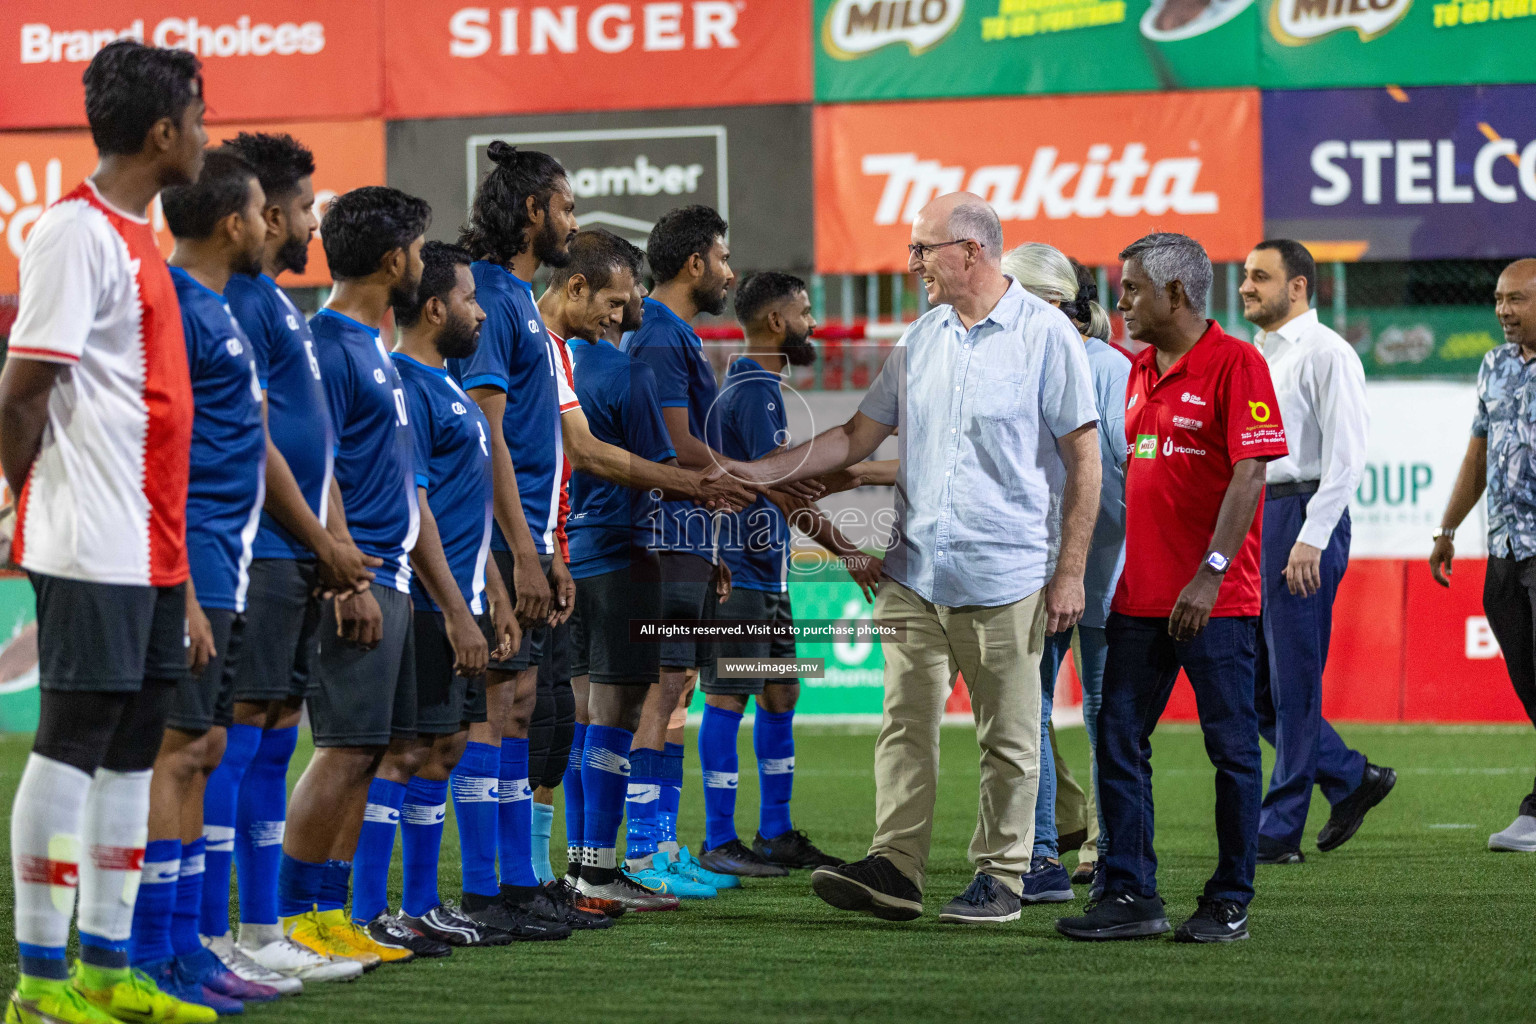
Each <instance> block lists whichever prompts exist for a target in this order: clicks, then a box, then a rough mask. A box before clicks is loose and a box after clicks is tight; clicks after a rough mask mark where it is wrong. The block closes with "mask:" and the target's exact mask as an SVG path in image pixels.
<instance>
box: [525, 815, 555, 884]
mask: <svg viewBox="0 0 1536 1024" xmlns="http://www.w3.org/2000/svg"><path fill="white" fill-rule="evenodd" d="M529 810H530V812H531V823H530V825H529V831H530V832H531V834H532V844H533V873H534V875H535V876H537V878H538V880H539V881H540V882H553V881H554V880H555V869H554V868H553V867H551V866H550V863H549V837H550V835H551V834H552V833H553V832H554V830H555V806H554V804H541V803H539V802H538V801H533V803H532V806H531V807H530V808H529Z"/></svg>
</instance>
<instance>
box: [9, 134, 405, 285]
mask: <svg viewBox="0 0 1536 1024" xmlns="http://www.w3.org/2000/svg"><path fill="white" fill-rule="evenodd" d="M240 131H250V132H287V133H289V134H291V135H292V136H293V137H294V138H296V139H298V140H299V141H300V142H302V143H304V144H305V145H306V146H308V147H309V148H310V150H311V151H312V152H313V153H314V154H315V177H314V185H315V215H316V216H317V217H318V216H320V215H321V214H322V213H324V211H325V206H326V204H327V203H329V202H330V201H331V200H332V199H333V198H335V197H336V196H337V195H339V194H340V193H342V192H347V191H349V190H351V189H354V188H358V187H360V186H363V185H377V184H379V183H380V182H381V181H383V179H384V123H383V122H382V121H340V122H333V121H305V122H281V123H277V124H270V123H269V124H249V125H239V126H228V127H219V126H212V127H210V128H209V129H208V141H209V142H210V143H211V144H215V145H216V144H218V143H219V142H221V141H223V140H224V139H228V138H232V137H233V136H234V135H235V133H236V132H240ZM95 167H96V147H95V146H93V145H92V144H91V135H90V133H89V132H85V131H72V132H0V295H6V294H10V293H14V292H15V291H16V288H17V274H18V272H19V268H20V260H21V254H22V253H23V252H24V251H25V250H26V246H27V237H28V235H29V234H30V233H31V231H32V226H33V225H34V224H35V223H37V218H38V217H39V216H41V215H42V212H43V211H44V210H45V209H47V208H48V207H49V206H51V205H52V204H53V203H55V202H57V201H58V199H59V197H60V196H62V195H64V194H66V193H68V192H69V191H70V190H72V189H73V188H74V187H75V186H76V185H78V184H80V182H81V180H82V179H84V178H85V176H86V175H87V174H90V173H91V171H92V170H93V169H94V168H95ZM150 218H151V222H152V223H153V224H154V226H155V231H156V233H157V234H158V235H159V238H160V248H161V249H162V250H163V251H164V252H165V253H166V254H167V255H169V253H170V251H171V245H172V241H171V233H170V232H169V231H168V230H166V227H165V218H164V217H163V216H162V215H161V213H160V201H159V200H158V199H157V200H156V201H155V203H154V205H153V206H151V208H150ZM330 281H331V275H330V271H329V270H328V269H326V264H325V251H324V249H323V248H322V247H321V245H320V236H319V235H318V234H316V235H315V238H314V239H313V241H311V242H310V245H309V265H308V266H306V267H305V268H304V273H302V274H284V275H283V277H282V278H281V280H280V281H279V282H278V283H279V284H283V285H287V286H296V285H324V284H329V283H330Z"/></svg>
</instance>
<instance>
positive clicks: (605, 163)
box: [389, 105, 812, 273]
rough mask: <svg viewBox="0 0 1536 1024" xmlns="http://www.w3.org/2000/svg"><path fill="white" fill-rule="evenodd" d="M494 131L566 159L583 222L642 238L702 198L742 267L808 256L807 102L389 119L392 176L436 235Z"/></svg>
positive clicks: (486, 164) (791, 265)
mask: <svg viewBox="0 0 1536 1024" xmlns="http://www.w3.org/2000/svg"><path fill="white" fill-rule="evenodd" d="M497 139H501V140H503V141H506V142H509V143H512V144H513V145H516V146H519V147H522V148H526V149H535V150H540V151H543V152H546V153H549V154H551V155H553V156H554V157H556V158H557V159H558V160H559V161H560V162H561V163H562V164H564V165H565V169H566V171H567V173H568V174H569V176H570V182H571V191H572V192H573V193H574V194H575V196H576V216H577V218H578V220H579V221H580V223H581V225H582V226H583V227H604V228H607V229H609V230H610V231H614V232H616V233H618V234H620V235H622V236H624V237H625V238H628V239H630V240H631V241H632V242H634V243H635V244H637V245H639V246H640V247H642V248H644V246H645V241H646V237H647V236H648V235H649V234H650V231H651V227H652V226H653V225H654V224H655V223H656V220H657V218H659V217H660V216H661V215H662V214H664V213H666V212H667V211H668V210H672V209H675V208H677V207H679V206H688V205H692V204H695V203H700V204H703V205H705V206H712V207H714V208H715V209H717V210H719V211H720V213H721V215H722V216H724V217H725V219H726V221H727V222H728V223H729V224H730V231H731V237H730V242H731V264H732V266H734V267H735V268H736V270H737V272H738V273H740V272H742V271H744V270H807V269H809V268H810V267H811V263H812V260H811V112H810V107H809V106H806V105H796V106H775V107H724V108H716V109H708V110H657V111H651V112H649V113H636V112H629V113H621V114H569V115H558V116H556V115H545V116H539V117H498V118H470V119H461V120H449V121H394V122H391V123H390V125H389V184H391V185H393V186H395V187H396V188H401V189H404V190H405V191H407V192H410V193H412V194H414V195H419V196H421V197H423V198H425V199H426V200H428V201H429V202H430V203H431V204H432V210H433V218H432V222H433V223H432V237H434V238H451V237H452V236H453V234H454V232H455V231H456V230H457V228H458V226H459V225H460V224H462V223H463V222H464V220H465V217H466V216H467V214H468V211H469V203H470V200H471V199H472V197H473V196H474V190H475V186H476V184H477V183H478V182H479V180H480V178H481V177H483V176H484V175H485V173H486V172H487V171H488V170H490V166H491V165H490V161H489V160H488V159H487V158H486V155H485V151H486V148H487V147H488V146H489V145H490V144H491V143H492V142H493V141H495V140H497Z"/></svg>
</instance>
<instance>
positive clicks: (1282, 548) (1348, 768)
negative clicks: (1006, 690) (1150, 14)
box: [1239, 239, 1397, 864]
mask: <svg viewBox="0 0 1536 1024" xmlns="http://www.w3.org/2000/svg"><path fill="white" fill-rule="evenodd" d="M1316 282H1317V264H1316V263H1315V262H1313V259H1312V254H1311V253H1309V252H1307V250H1306V248H1305V247H1304V246H1303V245H1302V244H1301V243H1300V242H1293V241H1291V240H1290V239H1275V240H1270V241H1265V242H1260V243H1259V244H1258V246H1256V247H1255V248H1254V250H1253V252H1251V253H1249V255H1248V261H1247V265H1246V267H1245V273H1244V280H1243V284H1242V287H1241V288H1240V289H1239V294H1241V295H1242V298H1243V316H1244V317H1246V318H1247V319H1248V320H1249V321H1250V322H1251V323H1253V324H1254V325H1255V326H1257V327H1259V328H1260V331H1259V332H1258V335H1257V336H1256V337H1255V338H1254V343H1255V344H1256V345H1258V346H1259V350H1260V351H1262V352H1263V353H1264V359H1265V361H1266V362H1268V363H1269V372H1270V376H1271V378H1272V379H1273V381H1274V385H1275V394H1276V396H1277V397H1278V398H1279V400H1280V418H1281V419H1282V420H1283V421H1284V423H1285V427H1286V435H1287V437H1288V438H1289V440H1290V446H1291V453H1290V454H1289V455H1288V456H1286V457H1285V458H1283V459H1275V460H1274V461H1272V462H1271V463H1270V464H1269V466H1268V472H1267V474H1266V483H1267V488H1266V493H1265V498H1266V500H1265V503H1264V549H1263V570H1262V571H1263V577H1264V613H1263V629H1262V631H1261V634H1260V638H1259V644H1260V656H1259V670H1258V673H1257V677H1256V681H1255V689H1256V693H1255V697H1256V704H1257V707H1258V711H1259V729H1260V732H1261V733H1262V734H1263V736H1264V738H1265V739H1266V740H1268V741H1269V742H1270V743H1271V744H1272V745H1273V746H1274V748H1275V767H1274V772H1273V774H1272V775H1271V776H1270V780H1269V792H1268V793H1266V794H1265V796H1264V806H1263V810H1262V811H1261V812H1260V816H1259V863H1260V864H1298V863H1300V862H1301V861H1302V860H1303V859H1304V858H1303V856H1302V853H1301V834H1302V830H1303V829H1304V828H1305V827H1306V824H1307V808H1308V806H1309V805H1310V804H1311V802H1312V786H1313V784H1314V783H1316V784H1317V785H1318V786H1320V787H1322V790H1323V795H1324V796H1326V797H1327V798H1328V802H1329V803H1330V804H1331V805H1333V812H1332V814H1331V815H1330V816H1329V818H1328V824H1327V825H1325V826H1324V827H1323V829H1322V831H1321V832H1319V833H1318V835H1317V848H1318V849H1319V850H1321V851H1323V852H1327V851H1328V850H1332V849H1335V848H1337V847H1339V846H1342V845H1343V844H1344V843H1345V842H1347V841H1348V840H1349V838H1350V837H1351V836H1353V835H1354V834H1355V831H1356V830H1357V829H1358V828H1359V827H1360V823H1361V822H1362V821H1363V820H1364V819H1365V813H1366V811H1368V810H1370V809H1371V808H1372V807H1374V806H1375V805H1376V804H1378V803H1380V802H1381V800H1382V798H1383V797H1385V796H1386V795H1387V794H1388V793H1389V792H1391V790H1392V787H1393V785H1394V784H1395V783H1396V782H1397V773H1396V772H1394V771H1393V770H1392V769H1390V768H1382V767H1379V766H1377V765H1373V764H1371V763H1370V762H1368V761H1367V760H1366V758H1365V755H1363V754H1361V753H1360V752H1359V751H1356V750H1352V749H1350V748H1349V747H1348V746H1347V745H1346V744H1345V743H1344V741H1343V740H1342V739H1340V738H1339V734H1338V733H1337V732H1335V731H1334V728H1333V726H1331V725H1329V724H1328V722H1327V721H1326V720H1324V718H1323V712H1322V699H1323V666H1324V665H1325V664H1326V663H1327V660H1328V639H1329V634H1330V633H1331V631H1332V628H1333V598H1334V595H1335V594H1336V593H1337V592H1338V588H1339V582H1340V581H1341V580H1342V579H1343V577H1344V570H1345V568H1346V567H1347V566H1348V564H1349V496H1350V494H1351V493H1353V492H1354V489H1355V484H1356V483H1357V482H1358V481H1359V478H1360V473H1361V470H1362V469H1364V467H1365V439H1366V431H1367V429H1368V427H1369V425H1370V413H1369V411H1368V409H1367V408H1366V398H1365V369H1364V367H1362V366H1361V364H1360V357H1359V356H1358V355H1356V354H1355V350H1354V349H1353V348H1351V347H1350V345H1349V343H1348V342H1347V341H1345V340H1344V339H1343V338H1341V337H1339V335H1338V334H1337V333H1336V332H1334V331H1332V330H1330V329H1329V328H1327V327H1325V326H1323V324H1322V323H1321V322H1320V321H1319V320H1318V318H1317V312H1316V311H1315V310H1313V309H1312V308H1311V307H1310V302H1311V299H1312V296H1313V293H1314V292H1315V291H1316Z"/></svg>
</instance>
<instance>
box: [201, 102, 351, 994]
mask: <svg viewBox="0 0 1536 1024" xmlns="http://www.w3.org/2000/svg"><path fill="white" fill-rule="evenodd" d="M226 146H228V148H230V149H231V150H233V151H235V152H237V153H239V154H240V155H241V156H242V157H243V158H244V159H245V161H246V162H247V163H249V164H250V165H251V167H253V168H254V169H255V171H256V176H257V178H258V179H259V180H260V182H261V187H262V190H263V192H265V194H266V207H265V208H264V209H263V210H262V217H263V219H264V221H265V222H266V228H267V235H266V242H265V247H264V250H263V253H262V259H261V267H260V271H259V273H256V274H250V275H247V274H235V275H232V276H231V277H230V281H229V284H228V286H227V287H226V288H225V298H226V299H227V300H228V302H229V306H230V309H231V310H232V311H233V312H234V314H235V319H236V320H238V321H239V322H240V325H241V326H242V327H243V328H244V329H245V333H246V336H247V337H248V338H249V340H250V343H251V348H252V351H253V353H254V355H255V358H256V375H257V377H258V379H259V380H260V383H261V388H262V394H263V396H264V399H265V402H266V407H267V408H266V413H267V430H268V433H269V435H270V438H271V440H270V443H269V445H268V448H267V479H266V483H267V487H266V490H267V497H266V508H265V510H264V511H263V514H262V517H261V524H260V527H259V528H258V530H257V532H256V540H255V544H254V545H253V547H252V561H251V565H250V572H249V575H250V586H249V588H248V590H247V595H246V616H245V617H246V625H245V637H246V640H247V642H246V643H244V644H242V645H241V647H240V649H239V650H238V651H237V652H236V657H235V659H234V662H233V665H234V682H235V708H234V724H233V725H231V726H230V727H229V729H228V739H227V742H226V744H225V749H224V757H223V759H222V760H221V761H220V763H219V766H218V768H217V769H215V770H214V772H213V774H212V776H210V777H209V780H208V788H207V792H206V794H205V796H204V799H203V812H204V824H203V834H204V837H205V839H206V844H207V845H206V853H205V855H204V856H205V862H206V864H207V870H206V872H205V873H204V880H203V912H202V923H201V929H200V930H201V931H202V933H203V935H204V936H205V937H206V939H207V941H208V943H209V947H210V948H211V949H213V951H214V952H215V953H216V954H218V956H219V957H220V958H221V959H223V960H224V961H225V962H226V963H229V964H230V965H231V967H233V969H234V970H235V971H236V972H237V973H239V974H240V975H241V976H242V977H245V978H247V979H250V980H255V981H265V982H266V983H268V984H274V983H275V982H274V979H273V977H272V975H273V974H274V973H276V974H277V975H279V976H284V977H289V978H293V979H302V980H303V981H347V980H351V979H352V978H355V977H357V976H358V974H359V973H361V968H360V967H359V966H358V965H357V964H356V963H354V962H353V961H351V960H337V959H334V958H325V957H321V956H319V955H318V954H316V953H315V952H313V951H312V950H309V949H307V948H306V947H303V946H300V945H298V944H296V943H294V942H291V941H290V940H289V939H288V938H287V937H286V936H284V935H283V930H282V928H281V926H280V925H279V924H278V919H277V874H278V863H279V859H280V856H281V853H282V841H283V831H284V828H285V818H286V814H287V802H288V762H289V759H290V758H291V757H292V754H293V749H294V745H295V744H296V743H297V740H298V731H299V715H300V712H301V711H302V709H303V697H304V681H305V678H306V674H304V673H298V674H297V680H296V679H295V676H296V673H295V664H296V659H297V657H298V654H299V652H300V651H301V650H304V649H307V648H308V646H309V645H310V643H311V642H312V640H313V638H314V630H315V627H316V625H317V624H318V622H319V618H320V603H319V599H318V598H317V597H315V596H314V592H315V591H316V589H317V587H318V586H320V585H322V584H323V585H325V586H326V587H332V588H338V589H343V590H345V589H358V588H362V589H366V588H367V586H368V584H369V582H371V580H372V579H373V574H372V572H371V571H369V565H373V566H377V565H379V564H381V562H380V560H379V559H376V558H375V559H367V558H365V556H364V555H363V554H362V552H360V551H358V549H357V547H356V545H354V544H353V543H352V542H351V540H350V539H349V538H348V537H347V535H346V519H345V517H344V516H343V515H341V514H340V503H339V500H338V499H337V496H336V485H335V480H334V478H333V475H332V457H333V454H334V433H333V431H332V429H331V416H330V412H329V411H328V410H327V408H326V403H325V390H324V388H323V386H322V385H321V382H320V362H319V359H318V358H316V355H315V347H314V339H313V338H312V337H311V336H310V333H309V325H308V324H307V323H305V321H304V316H303V314H301V313H300V312H299V310H298V309H297V308H296V307H295V306H294V304H293V303H292V301H290V300H289V298H288V296H287V295H285V294H284V293H283V290H282V289H281V288H280V287H278V285H277V282H276V279H277V278H278V277H280V276H281V275H282V274H284V273H289V272H292V273H299V272H301V271H303V270H304V268H305V265H306V263H307V261H308V256H309V244H310V240H311V238H312V237H313V236H314V233H315V228H316V227H317V223H316V220H315V215H314V203H315V190H314V184H313V175H314V172H315V161H314V157H313V156H312V155H311V154H310V152H309V150H308V149H306V148H304V146H303V145H302V144H300V143H299V142H297V141H295V140H294V139H293V138H292V137H290V136H287V135H262V134H249V133H244V132H242V133H241V134H239V135H237V136H236V137H235V138H233V139H231V140H228V141H227V142H226ZM328 495H329V496H330V497H331V499H332V500H331V501H327V496H328ZM332 507H334V508H336V509H337V510H338V514H336V515H331V514H330V509H331V508H332ZM231 862H233V863H235V864H236V865H237V866H238V868H239V872H238V873H239V878H240V918H241V923H240V941H239V943H238V945H237V944H236V942H235V940H234V937H233V936H232V935H231V934H230V930H229V902H230V901H229V888H230V865H231Z"/></svg>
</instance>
